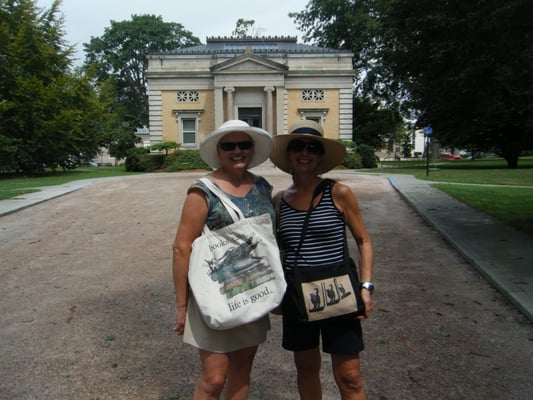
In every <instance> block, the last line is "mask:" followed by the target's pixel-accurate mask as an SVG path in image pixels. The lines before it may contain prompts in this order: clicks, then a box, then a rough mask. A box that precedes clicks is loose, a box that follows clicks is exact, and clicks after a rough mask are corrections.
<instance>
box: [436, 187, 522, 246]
mask: <svg viewBox="0 0 533 400" xmlns="http://www.w3.org/2000/svg"><path fill="white" fill-rule="evenodd" d="M433 186H435V187H436V188H437V189H439V190H442V191H443V192H445V193H448V194H449V195H450V196H452V197H454V198H455V199H457V200H459V201H461V202H463V203H465V204H468V205H469V206H470V207H472V208H474V209H476V210H479V211H483V212H485V213H487V214H489V215H491V216H493V217H494V218H497V219H499V220H500V221H502V222H503V223H504V224H506V225H509V226H512V227H513V228H515V229H517V230H519V231H521V232H523V233H525V234H527V235H530V236H533V188H530V189H524V188H513V187H504V188H503V187H495V186H490V187H489V186H482V187H478V186H465V185H452V184H436V185H433Z"/></svg>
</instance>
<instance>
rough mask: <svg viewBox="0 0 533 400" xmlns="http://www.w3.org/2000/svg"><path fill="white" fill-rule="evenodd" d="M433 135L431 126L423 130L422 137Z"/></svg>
mask: <svg viewBox="0 0 533 400" xmlns="http://www.w3.org/2000/svg"><path fill="white" fill-rule="evenodd" d="M431 134H433V128H432V127H431V126H428V127H425V128H424V135H431Z"/></svg>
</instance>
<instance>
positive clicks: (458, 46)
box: [383, 0, 533, 168]
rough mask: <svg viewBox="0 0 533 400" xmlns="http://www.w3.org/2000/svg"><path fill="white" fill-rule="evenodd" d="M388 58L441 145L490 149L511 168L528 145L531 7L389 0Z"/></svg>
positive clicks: (532, 94)
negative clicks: (501, 157)
mask: <svg viewBox="0 0 533 400" xmlns="http://www.w3.org/2000/svg"><path fill="white" fill-rule="evenodd" d="M388 11H389V12H388V13H387V16H386V17H385V18H384V19H383V22H384V27H385V33H386V43H388V46H387V48H389V49H391V51H390V52H389V53H388V54H387V55H386V62H387V63H388V64H390V65H392V66H393V67H392V68H393V69H394V72H395V73H396V74H397V76H398V77H399V78H400V79H401V80H402V82H404V84H405V85H406V87H407V88H408V90H409V91H410V93H411V94H412V105H413V106H414V107H415V108H416V109H417V110H419V111H420V116H419V125H421V126H424V125H426V124H428V123H431V125H432V127H433V130H434V134H435V136H436V137H437V139H438V140H439V141H440V142H441V143H442V144H444V145H448V146H453V147H463V148H474V149H477V150H482V151H496V152H498V153H499V154H501V155H502V156H503V157H504V158H505V159H506V161H507V164H508V166H509V167H510V168H516V167H517V166H518V158H519V156H520V154H521V152H522V151H523V150H528V149H531V148H532V147H533V124H532V117H531V110H532V109H533V29H531V23H530V21H529V16H530V15H531V12H532V11H533V7H532V6H531V2H530V1H527V0H511V1H507V2H500V1H496V0H484V1H482V2H439V3H435V2H433V1H429V0H425V1H419V0H416V1H415V0H391V1H390V2H389V9H388Z"/></svg>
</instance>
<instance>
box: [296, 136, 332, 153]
mask: <svg viewBox="0 0 533 400" xmlns="http://www.w3.org/2000/svg"><path fill="white" fill-rule="evenodd" d="M287 150H288V151H291V152H293V153H300V152H302V151H304V150H307V152H308V153H313V154H324V146H322V143H320V142H317V141H315V140H313V141H305V140H300V139H295V140H292V141H291V142H289V145H288V146H287Z"/></svg>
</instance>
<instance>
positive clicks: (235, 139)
mask: <svg viewBox="0 0 533 400" xmlns="http://www.w3.org/2000/svg"><path fill="white" fill-rule="evenodd" d="M254 150H255V149H254V142H253V141H252V138H251V137H250V136H249V135H247V134H246V133H244V132H230V133H228V134H226V135H224V136H223V137H222V139H220V141H219V142H218V146H217V154H218V158H219V159H220V163H221V167H222V168H237V169H247V168H248V165H249V164H250V162H251V161H252V157H253V155H254Z"/></svg>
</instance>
